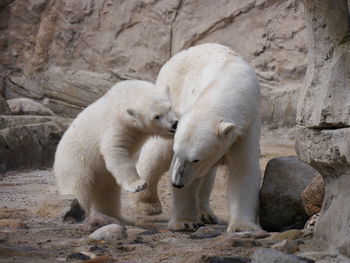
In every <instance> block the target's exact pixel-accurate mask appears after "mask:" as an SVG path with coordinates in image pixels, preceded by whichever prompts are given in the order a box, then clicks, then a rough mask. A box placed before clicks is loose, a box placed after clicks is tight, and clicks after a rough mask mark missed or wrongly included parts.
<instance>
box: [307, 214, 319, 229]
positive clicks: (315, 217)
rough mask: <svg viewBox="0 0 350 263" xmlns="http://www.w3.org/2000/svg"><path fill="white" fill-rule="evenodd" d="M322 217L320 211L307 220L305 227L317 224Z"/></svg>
mask: <svg viewBox="0 0 350 263" xmlns="http://www.w3.org/2000/svg"><path fill="white" fill-rule="evenodd" d="M319 217H320V213H317V214H314V215H313V216H312V217H310V218H309V220H308V221H307V222H306V224H305V227H304V228H313V227H314V226H316V224H317V222H318V219H319Z"/></svg>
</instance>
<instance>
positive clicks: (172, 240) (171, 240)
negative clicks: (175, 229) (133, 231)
mask: <svg viewBox="0 0 350 263" xmlns="http://www.w3.org/2000/svg"><path fill="white" fill-rule="evenodd" d="M159 242H162V243H168V244H176V243H179V239H177V238H174V237H167V238H164V239H162V240H159Z"/></svg>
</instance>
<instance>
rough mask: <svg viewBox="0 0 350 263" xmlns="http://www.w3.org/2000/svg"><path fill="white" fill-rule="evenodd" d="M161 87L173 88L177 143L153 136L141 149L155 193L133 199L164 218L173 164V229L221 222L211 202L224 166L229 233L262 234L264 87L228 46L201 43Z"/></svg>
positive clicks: (165, 72)
mask: <svg viewBox="0 0 350 263" xmlns="http://www.w3.org/2000/svg"><path fill="white" fill-rule="evenodd" d="M156 84H157V85H167V86H169V87H170V96H171V101H172V103H173V106H174V109H175V111H177V112H179V113H180V114H181V116H182V117H181V120H180V122H179V125H178V128H177V132H176V134H175V139H174V144H173V142H172V141H169V140H164V139H160V138H152V139H150V140H149V141H148V142H147V143H146V144H145V145H144V147H143V148H142V151H141V153H140V157H139V162H138V164H137V169H138V171H139V173H140V176H141V177H143V178H144V179H146V181H147V182H148V188H147V189H146V190H145V191H143V192H141V193H139V194H137V195H136V197H134V198H135V199H134V201H135V203H136V207H137V208H138V210H139V211H140V212H143V213H147V214H156V213H160V212H161V206H160V202H159V199H158V196H157V183H158V180H159V178H160V176H161V175H162V174H163V173H164V172H166V171H167V170H168V169H169V166H170V163H172V164H171V169H170V173H171V182H172V185H173V186H174V187H172V196H173V199H172V200H173V201H172V202H173V203H172V211H171V217H170V221H169V224H168V227H169V228H171V229H174V230H181V229H193V228H196V227H197V226H198V225H200V224H202V223H215V221H216V217H215V214H214V213H213V212H212V210H211V209H210V206H209V197H210V193H211V190H212V187H213V182H214V178H215V173H216V170H217V167H218V166H219V165H220V164H225V165H226V167H227V171H228V188H227V193H228V204H229V214H230V219H229V225H228V231H246V230H256V229H260V227H259V225H258V223H257V211H258V200H259V198H258V197H259V190H260V183H261V175H260V167H259V137H260V110H259V105H260V86H259V83H258V79H257V77H256V75H255V72H254V70H253V69H252V68H251V67H250V66H249V65H248V64H247V63H246V62H245V61H243V60H242V59H241V58H240V57H239V55H237V54H236V53H234V52H233V51H232V50H230V49H229V48H227V47H225V46H222V45H218V44H202V45H198V46H195V47H192V48H190V49H188V50H185V51H182V52H180V53H178V54H177V55H175V56H174V57H172V58H171V59H170V60H169V61H168V62H167V63H166V64H165V65H164V66H163V67H162V69H161V70H160V73H159V76H158V79H157V82H156ZM172 148H173V151H172ZM171 160H172V162H171Z"/></svg>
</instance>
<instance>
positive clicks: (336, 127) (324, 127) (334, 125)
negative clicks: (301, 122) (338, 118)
mask: <svg viewBox="0 0 350 263" xmlns="http://www.w3.org/2000/svg"><path fill="white" fill-rule="evenodd" d="M347 128H350V125H346V124H344V123H321V124H320V126H312V127H309V128H308V129H313V130H319V131H321V130H340V129H347Z"/></svg>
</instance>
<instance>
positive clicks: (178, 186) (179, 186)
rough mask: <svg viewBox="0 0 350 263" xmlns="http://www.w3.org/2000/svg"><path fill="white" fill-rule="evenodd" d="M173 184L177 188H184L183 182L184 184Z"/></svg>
mask: <svg viewBox="0 0 350 263" xmlns="http://www.w3.org/2000/svg"><path fill="white" fill-rule="evenodd" d="M173 186H174V187H176V188H182V187H184V185H183V184H182V185H177V184H173Z"/></svg>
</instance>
